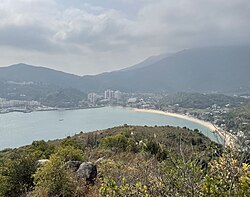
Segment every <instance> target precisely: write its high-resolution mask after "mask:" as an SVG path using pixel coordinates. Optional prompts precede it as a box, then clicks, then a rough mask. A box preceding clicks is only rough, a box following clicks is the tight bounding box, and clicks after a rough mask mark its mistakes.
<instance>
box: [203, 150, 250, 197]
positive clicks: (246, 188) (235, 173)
mask: <svg viewBox="0 0 250 197" xmlns="http://www.w3.org/2000/svg"><path fill="white" fill-rule="evenodd" d="M203 191H204V193H205V194H206V195H207V196H214V197H216V196H249V194H250V166H249V165H248V164H245V163H241V162H239V161H238V160H236V159H234V157H232V155H230V154H227V155H225V154H223V155H222V157H220V158H218V159H217V160H213V161H212V162H211V163H210V164H209V170H208V172H207V174H206V176H205V179H204V180H203Z"/></svg>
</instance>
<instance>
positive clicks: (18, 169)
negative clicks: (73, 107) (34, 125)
mask: <svg viewBox="0 0 250 197" xmlns="http://www.w3.org/2000/svg"><path fill="white" fill-rule="evenodd" d="M101 157H102V158H103V157H104V158H103V159H102V160H99V162H98V163H97V169H98V177H97V180H96V181H95V184H94V185H93V186H92V185H88V184H87V182H86V181H85V180H83V179H79V178H78V177H77V173H76V172H74V171H73V170H71V169H69V168H67V165H66V163H67V162H68V161H76V160H77V161H81V162H83V161H91V162H95V161H97V160H98V159H99V158H101ZM39 159H49V160H48V161H47V162H46V163H44V164H43V165H41V166H39V167H38V165H37V161H38V160H39ZM249 193H250V166H249V162H248V161H247V160H245V159H244V158H243V157H242V153H241V152H237V151H233V150H230V149H223V147H222V146H221V145H219V144H216V143H214V142H212V141H210V140H209V139H208V138H207V137H205V136H203V135H202V134H201V133H199V131H198V130H196V131H191V130H189V129H186V128H179V127H170V126H164V127H162V126H161V127H157V126H156V127H147V126H145V127H134V126H128V125H124V126H123V127H116V128H112V129H107V130H105V131H96V132H92V133H80V134H78V135H75V136H73V137H68V138H66V139H63V140H56V141H53V142H44V141H36V142H33V143H32V145H29V146H26V147H21V148H19V149H13V150H4V151H1V152H0V196H3V197H5V196H10V197H15V196H29V197H35V196H37V197H38V196H39V197H50V196H65V197H66V196H67V197H68V196H114V197H116V196H248V195H249Z"/></svg>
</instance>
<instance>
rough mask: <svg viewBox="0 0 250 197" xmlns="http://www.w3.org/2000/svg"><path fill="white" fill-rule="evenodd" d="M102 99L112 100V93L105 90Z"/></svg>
mask: <svg viewBox="0 0 250 197" xmlns="http://www.w3.org/2000/svg"><path fill="white" fill-rule="evenodd" d="M104 98H105V99H112V98H114V91H113V90H110V89H108V90H106V91H105V92H104Z"/></svg>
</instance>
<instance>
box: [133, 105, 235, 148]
mask: <svg viewBox="0 0 250 197" xmlns="http://www.w3.org/2000/svg"><path fill="white" fill-rule="evenodd" d="M132 110H133V111H135V112H146V113H155V114H161V115H166V116H172V117H176V118H181V119H185V120H189V121H192V122H195V123H198V124H200V125H203V126H205V127H207V128H208V129H210V130H211V131H212V132H215V133H216V134H217V135H219V136H220V137H221V138H222V140H223V143H224V144H223V145H224V146H229V147H231V148H234V147H235V145H236V142H235V141H236V137H235V136H234V135H232V134H231V133H229V132H227V131H224V130H222V129H220V128H218V127H216V126H215V125H214V124H212V123H211V122H207V121H204V120H200V119H198V118H194V117H191V116H187V115H184V114H178V113H173V112H165V111H161V110H155V109H138V108H132Z"/></svg>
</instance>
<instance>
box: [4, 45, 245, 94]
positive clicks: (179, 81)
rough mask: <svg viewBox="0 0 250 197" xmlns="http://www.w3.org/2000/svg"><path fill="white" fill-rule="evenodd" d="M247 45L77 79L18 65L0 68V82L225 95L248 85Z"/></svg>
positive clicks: (205, 50)
mask: <svg viewBox="0 0 250 197" xmlns="http://www.w3.org/2000/svg"><path fill="white" fill-rule="evenodd" d="M249 76H250V46H228V47H206V48H195V49H186V50H183V51H180V52H178V53H175V54H167V55H166V56H164V55H163V56H161V55H160V56H156V57H151V58H149V59H147V60H146V61H144V62H142V63H141V64H137V65H135V66H132V67H129V68H128V69H123V70H120V71H114V72H109V73H102V74H99V75H92V76H83V77H80V76H77V75H72V74H68V73H64V72H60V71H55V70H52V69H48V68H43V67H34V66H29V65H25V64H18V65H13V66H9V67H4V68H0V80H1V79H2V80H5V81H6V80H7V81H19V82H22V81H26V82H27V81H33V82H41V83H46V84H53V85H56V86H60V87H63V88H75V89H79V90H81V91H83V92H91V91H103V90H105V89H107V88H111V89H118V90H121V91H126V92H136V91H138V92H156V91H167V92H180V91H185V92H211V91H218V92H228V91H231V92H232V91H237V90H239V89H242V88H248V89H249V86H250V77H249Z"/></svg>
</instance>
